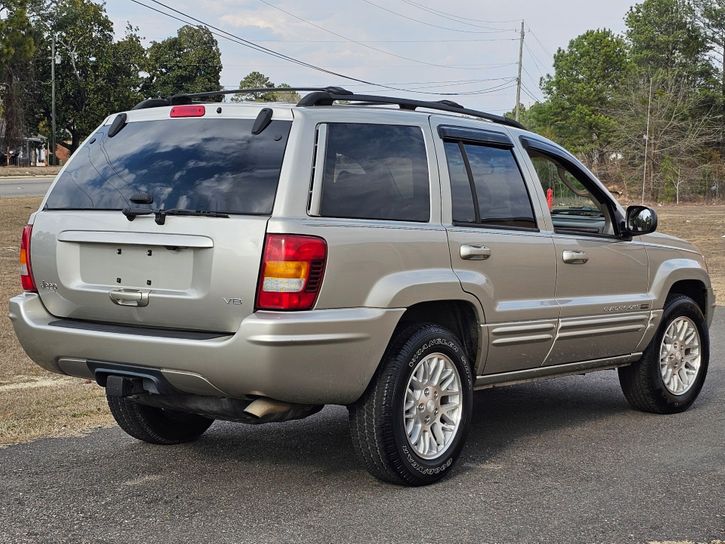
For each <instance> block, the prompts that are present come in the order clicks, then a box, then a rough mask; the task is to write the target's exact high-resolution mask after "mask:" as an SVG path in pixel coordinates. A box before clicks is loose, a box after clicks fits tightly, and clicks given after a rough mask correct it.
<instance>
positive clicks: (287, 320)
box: [10, 293, 404, 404]
mask: <svg viewBox="0 0 725 544" xmlns="http://www.w3.org/2000/svg"><path fill="white" fill-rule="evenodd" d="M403 312H404V309H380V308H348V309H335V310H313V311H309V312H256V313H254V314H252V315H250V316H248V317H247V318H245V319H244V320H243V321H242V324H241V326H240V328H239V330H238V331H237V332H236V333H235V334H233V335H229V336H221V337H214V338H203V339H199V338H179V337H169V336H153V335H150V334H153V333H150V334H149V332H146V333H145V334H130V333H126V332H116V331H112V332H111V331H109V330H95V329H94V328H93V324H89V325H88V327H84V328H79V327H67V326H62V325H63V320H58V318H56V317H54V316H52V315H51V314H49V313H48V311H47V310H46V309H45V307H44V306H43V304H42V302H41V301H40V298H39V297H38V295H36V294H34V293H25V294H22V295H18V296H16V297H14V298H12V299H10V319H11V320H12V323H13V327H14V328H15V333H16V334H17V336H18V339H19V340H20V343H21V344H22V346H23V349H25V351H26V352H27V354H28V355H29V356H30V358H31V359H33V361H35V362H36V363H37V364H39V365H40V366H42V367H43V368H46V369H47V370H50V371H53V372H58V373H61V374H68V375H71V376H78V377H87V378H92V373H91V371H90V369H89V368H88V362H94V363H97V362H106V363H117V364H132V365H137V366H142V367H148V368H153V369H158V370H160V371H161V372H162V374H163V375H164V377H166V379H167V380H168V381H169V383H171V385H173V386H174V387H175V388H177V389H179V390H180V391H183V392H187V393H194V394H199V395H212V396H225V397H237V398H241V397H244V396H247V395H261V396H265V397H270V398H273V399H277V400H281V401H286V402H295V403H303V404H349V403H351V402H354V401H355V400H357V399H358V398H359V397H360V395H362V393H363V392H364V390H365V388H366V387H367V385H368V383H369V381H370V379H371V377H372V375H373V373H374V372H375V369H376V368H377V365H378V362H379V361H380V359H381V357H382V355H383V352H384V350H385V348H386V346H387V343H388V340H389V339H390V337H391V335H392V333H393V330H394V329H395V326H396V325H397V323H398V320H399V319H400V316H401V315H402V314H403ZM59 325H61V326H59ZM99 328H102V327H99Z"/></svg>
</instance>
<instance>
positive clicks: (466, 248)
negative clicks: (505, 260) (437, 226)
mask: <svg viewBox="0 0 725 544" xmlns="http://www.w3.org/2000/svg"><path fill="white" fill-rule="evenodd" d="M460 255H461V259H466V260H467V261H483V260H485V259H488V258H489V257H490V256H491V250H490V249H489V248H487V247H486V246H483V245H476V246H474V245H469V244H463V245H462V246H461V251H460Z"/></svg>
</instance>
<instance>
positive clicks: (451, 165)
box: [445, 142, 476, 223]
mask: <svg viewBox="0 0 725 544" xmlns="http://www.w3.org/2000/svg"><path fill="white" fill-rule="evenodd" d="M445 147H446V160H447V161H448V174H449V176H450V178H451V199H452V201H453V221H454V222H455V223H475V222H476V210H475V209H474V206H473V194H472V193H471V181H470V180H469V178H468V171H467V170H466V163H465V161H464V159H463V153H462V149H461V146H460V144H458V143H456V142H446V143H445Z"/></svg>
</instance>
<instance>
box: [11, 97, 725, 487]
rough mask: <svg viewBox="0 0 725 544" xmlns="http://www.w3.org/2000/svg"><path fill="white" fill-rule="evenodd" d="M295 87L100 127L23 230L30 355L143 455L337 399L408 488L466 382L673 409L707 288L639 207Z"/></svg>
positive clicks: (694, 348)
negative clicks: (285, 100) (615, 388)
mask: <svg viewBox="0 0 725 544" xmlns="http://www.w3.org/2000/svg"><path fill="white" fill-rule="evenodd" d="M305 91H312V92H309V93H308V94H306V95H305V96H304V97H303V98H302V100H301V101H300V102H299V103H298V104H297V105H296V106H290V105H282V104H274V105H260V104H257V103H247V104H244V103H242V104H229V103H223V102H219V103H209V102H206V103H200V102H198V100H199V99H200V98H208V96H209V93H207V94H200V95H179V96H175V97H173V98H171V99H154V100H147V101H144V102H142V103H141V104H139V105H138V106H137V107H136V108H134V109H133V110H131V111H128V112H125V113H120V114H117V115H112V116H110V117H109V118H108V119H106V121H105V122H104V123H103V124H102V125H101V126H100V127H99V128H98V129H97V130H96V131H95V132H94V133H93V134H92V135H91V136H90V137H89V138H88V139H87V141H86V142H85V143H84V144H83V146H82V147H81V148H80V149H79V150H78V151H77V152H76V153H75V155H74V156H73V158H72V159H71V160H70V161H69V162H68V164H67V165H66V166H65V167H64V169H63V170H62V171H61V172H60V174H59V175H58V177H57V179H56V180H55V182H54V183H53V185H52V187H51V188H50V190H49V192H48V194H47V195H46V197H45V199H44V200H43V203H42V204H41V206H40V209H39V210H38V211H37V212H35V213H34V214H32V216H31V217H30V221H29V224H28V226H27V227H25V229H24V231H23V236H22V249H21V268H22V285H23V289H24V291H25V292H24V293H23V294H21V295H19V296H16V297H14V298H13V299H11V301H10V318H11V319H12V321H13V325H14V327H15V331H16V333H17V336H18V338H19V339H20V342H21V343H22V345H23V347H24V348H25V350H26V351H27V353H28V355H29V356H30V357H31V358H32V359H33V360H34V361H36V362H37V363H38V364H39V365H41V366H42V367H44V368H46V369H48V370H50V371H53V372H58V373H61V374H67V375H70V376H78V377H81V378H88V379H94V380H95V381H97V382H98V383H99V384H100V385H102V386H104V387H105V388H106V394H107V397H108V403H109V406H110V409H111V412H112V413H113V415H114V417H115V419H116V421H117V422H118V424H119V425H120V426H121V428H123V429H124V430H125V431H126V432H127V433H128V434H130V435H131V436H133V437H135V438H137V439H140V440H143V441H146V442H151V443H155V444H176V443H180V442H186V441H190V440H194V439H196V438H198V437H199V436H200V435H201V434H202V433H203V432H204V431H205V430H206V429H207V428H208V427H209V426H210V425H211V424H212V422H213V421H214V420H215V419H223V420H231V421H239V422H243V423H264V422H270V421H283V420H289V419H297V418H302V417H306V416H308V415H310V414H313V413H315V412H316V411H318V410H319V409H320V408H321V407H322V406H323V405H325V404H341V405H346V406H348V408H349V414H350V429H351V434H352V441H353V443H354V445H355V449H356V450H357V452H358V454H359V456H360V458H361V459H362V461H363V463H364V464H365V466H366V467H367V468H368V470H369V471H370V472H371V473H372V474H373V475H375V476H376V477H378V478H381V479H383V480H386V481H390V482H396V483H402V484H407V485H422V484H428V483H431V482H434V481H436V480H438V479H439V478H441V477H442V476H444V475H445V474H447V473H448V472H449V471H450V469H451V467H452V466H453V464H454V462H455V461H456V459H457V458H458V457H459V455H460V453H461V449H462V447H463V443H464V439H465V436H466V432H467V429H468V427H469V423H470V420H471V418H472V417H473V415H474V414H473V413H472V395H473V391H474V390H478V389H485V388H489V387H494V386H500V385H505V384H511V383H518V382H522V381H526V380H533V379H538V378H545V377H551V376H560V375H566V374H573V373H577V374H581V373H585V372H590V371H594V370H601V369H613V368H616V369H618V372H619V379H620V382H621V385H622V389H623V391H624V395H625V396H626V398H627V400H628V401H629V403H630V404H631V405H632V406H633V407H634V408H637V409H640V410H645V411H650V412H657V413H673V412H679V411H682V410H685V409H687V408H688V407H689V406H690V405H691V404H692V403H693V401H694V400H695V398H696V397H697V395H698V393H699V392H700V389H701V388H702V384H703V381H704V380H705V374H706V372H707V366H708V356H709V353H708V345H709V344H708V326H709V324H710V322H711V320H712V315H713V305H714V303H715V301H714V296H713V291H712V289H711V286H710V280H709V278H708V274H707V270H706V267H705V262H704V260H703V257H702V255H701V254H700V252H699V251H698V250H697V249H695V248H694V247H693V246H692V245H690V244H689V243H687V242H684V241H682V240H678V239H676V238H673V237H670V236H665V235H662V234H655V233H654V232H653V231H654V230H655V228H656V225H657V217H656V214H655V212H654V211H653V210H651V209H649V208H646V207H644V206H630V207H629V208H627V209H626V210H625V209H623V208H622V207H621V206H620V205H619V204H618V203H617V202H616V201H615V199H614V198H613V197H612V195H611V194H610V193H609V192H608V191H607V189H606V188H605V186H604V185H603V184H602V183H601V182H600V181H598V180H597V179H596V178H595V177H594V176H593V175H592V173H591V172H589V171H588V170H587V169H586V168H585V167H584V166H583V165H582V164H581V163H580V162H579V161H578V160H577V159H576V158H575V157H574V156H572V155H571V154H570V153H568V152H567V151H565V150H564V149H562V148H561V147H559V146H558V145H556V144H554V143H552V142H551V141H549V140H547V139H545V138H542V137H541V136H538V135H536V134H532V133H531V132H527V131H526V130H524V129H523V127H521V126H520V125H518V124H517V123H516V122H514V121H511V120H508V119H505V118H502V117H499V116H496V115H492V114H487V113H483V112H478V111H473V110H468V109H465V108H463V107H461V106H459V105H458V104H455V103H453V102H447V101H445V102H422V101H415V100H407V99H398V98H390V97H379V96H367V95H357V94H353V93H350V92H349V91H345V90H344V89H340V88H325V89H317V90H311V89H305ZM211 94H218V93H211ZM341 102H344V103H341Z"/></svg>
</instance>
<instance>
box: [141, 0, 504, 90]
mask: <svg viewBox="0 0 725 544" xmlns="http://www.w3.org/2000/svg"><path fill="white" fill-rule="evenodd" d="M150 1H151V2H153V3H154V4H157V5H159V6H162V7H164V8H166V9H167V10H169V11H172V12H174V13H177V14H179V15H181V16H183V17H185V18H186V19H182V18H180V17H178V16H176V15H173V13H168V12H165V11H162V10H160V9H157V8H155V7H153V6H150V5H148V4H145V3H144V2H141V1H140V0H131V2H134V3H135V4H138V5H140V6H143V7H145V8H147V9H150V10H152V11H155V12H157V13H160V14H161V15H165V16H167V17H170V18H172V19H175V20H177V21H180V22H181V23H183V24H185V25H192V26H201V27H205V28H206V29H207V30H209V32H210V33H211V34H213V35H215V36H218V37H221V38H223V39H226V40H228V41H231V42H233V43H237V44H239V45H242V46H243V47H247V48H249V49H252V50H254V51H257V52H260V53H264V54H267V55H270V56H272V57H275V58H278V59H280V60H284V61H287V62H291V63H294V64H297V65H299V66H302V67H305V68H309V69H312V70H316V71H319V72H323V73H326V74H329V75H333V76H336V77H340V78H342V79H346V80H348V81H355V82H357V83H362V84H365V85H370V86H372V87H379V88H383V89H388V90H392V91H401V92H409V93H413V94H427V95H438V96H458V95H459V94H460V93H456V92H432V91H430V92H424V91H416V90H413V89H406V88H403V87H396V86H392V85H386V84H382V83H376V82H374V81H368V80H365V79H361V78H357V77H354V76H349V75H347V74H343V73H340V72H335V71H333V70H329V69H327V68H323V67H321V66H317V65H315V64H311V63H309V62H306V61H303V60H301V59H297V58H295V57H292V56H289V55H285V54H284V53H280V52H278V51H275V50H274V49H270V48H268V47H265V46H262V45H259V44H257V43H255V42H253V41H251V40H247V39H244V38H242V37H240V36H237V35H236V34H232V33H231V32H228V31H226V30H223V29H221V28H219V27H216V26H214V25H212V24H209V23H207V22H205V21H203V20H201V19H198V18H196V17H193V16H192V15H189V14H187V13H184V12H182V11H179V10H177V9H175V8H173V7H171V6H168V5H167V4H164V3H163V2H160V1H159V0H150ZM189 20H191V21H194V22H195V23H197V24H193V23H190V22H189ZM482 92H490V91H489V90H485V91H482Z"/></svg>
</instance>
